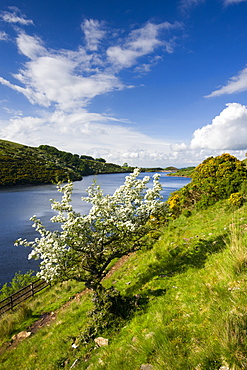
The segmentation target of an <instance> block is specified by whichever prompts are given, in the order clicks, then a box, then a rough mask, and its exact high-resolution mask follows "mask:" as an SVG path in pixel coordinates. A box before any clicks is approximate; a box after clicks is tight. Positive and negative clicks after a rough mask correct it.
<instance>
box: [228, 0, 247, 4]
mask: <svg viewBox="0 0 247 370" xmlns="http://www.w3.org/2000/svg"><path fill="white" fill-rule="evenodd" d="M223 1H224V4H225V5H232V4H239V3H243V2H246V1H247V0H223Z"/></svg>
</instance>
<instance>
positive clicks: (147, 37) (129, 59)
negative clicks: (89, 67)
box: [107, 22, 181, 68]
mask: <svg viewBox="0 0 247 370" xmlns="http://www.w3.org/2000/svg"><path fill="white" fill-rule="evenodd" d="M179 27H181V25H180V24H179V23H174V24H171V23H168V22H163V23H160V24H154V23H150V22H148V23H147V24H146V25H145V26H144V27H143V28H140V29H137V30H133V31H132V32H131V33H130V35H129V37H128V39H127V40H126V41H125V42H124V43H123V45H121V46H119V45H117V46H111V47H109V48H108V50H107V55H108V58H109V61H110V62H111V63H113V64H114V65H116V66H118V67H119V68H124V67H125V68H126V67H127V68H128V67H131V66H132V65H134V64H135V63H136V62H137V58H139V57H141V56H144V55H147V54H150V53H152V52H153V51H154V50H155V49H156V48H157V47H158V46H161V45H164V46H165V47H166V51H167V52H172V50H173V42H171V43H169V42H168V41H167V42H164V41H161V40H160V39H159V38H158V37H159V35H160V32H161V31H162V30H170V29H173V28H179Z"/></svg>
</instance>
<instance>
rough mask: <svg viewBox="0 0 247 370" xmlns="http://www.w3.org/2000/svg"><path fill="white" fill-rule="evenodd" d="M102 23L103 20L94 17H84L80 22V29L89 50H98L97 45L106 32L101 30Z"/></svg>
mask: <svg viewBox="0 0 247 370" xmlns="http://www.w3.org/2000/svg"><path fill="white" fill-rule="evenodd" d="M103 25H104V23H103V22H99V21H98V20H94V19H85V21H84V22H83V23H82V24H81V29H82V31H83V32H84V34H85V40H86V43H87V48H88V49H89V50H91V51H96V50H98V45H99V44H100V42H101V40H102V39H103V38H104V37H105V34H106V32H105V31H104V30H102V27H103Z"/></svg>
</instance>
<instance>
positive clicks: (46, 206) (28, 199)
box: [0, 172, 191, 288]
mask: <svg viewBox="0 0 247 370" xmlns="http://www.w3.org/2000/svg"><path fill="white" fill-rule="evenodd" d="M153 174H154V173H147V172H146V173H142V174H141V175H140V177H144V176H152V175H153ZM127 175H128V174H126V173H119V174H103V175H97V176H86V177H84V178H83V180H82V181H77V182H74V191H73V197H72V199H73V200H72V204H73V207H74V210H76V211H77V212H80V213H81V214H87V213H88V211H89V209H90V204H89V203H86V202H82V201H81V197H82V196H87V192H86V189H87V188H88V187H89V186H90V185H92V183H93V181H94V180H95V179H96V181H97V184H99V185H100V186H101V188H102V189H103V190H104V194H113V192H114V191H115V190H116V189H117V188H118V187H119V186H120V185H122V184H123V183H124V181H125V177H126V176H127ZM160 175H161V178H160V182H161V184H162V186H163V190H162V195H163V197H164V201H165V200H167V198H168V197H169V195H170V194H171V193H172V192H174V191H175V190H177V189H180V188H182V187H183V186H185V185H187V184H188V183H189V182H190V181H191V180H190V179H189V178H184V177H170V176H167V173H165V172H161V173H160ZM150 185H152V181H150ZM61 196H62V194H61V193H60V192H58V191H57V188H56V186H55V185H36V186H14V187H10V188H2V189H0V205H1V207H0V256H1V258H0V288H1V286H2V285H3V284H4V283H6V282H9V281H11V280H12V278H13V277H14V274H15V272H21V273H25V272H27V271H29V270H30V269H32V270H34V271H37V270H38V264H39V261H35V260H28V259H27V257H28V254H29V253H30V251H31V250H30V249H28V248H25V247H22V246H18V247H16V246H14V243H15V241H16V240H17V239H19V238H23V239H27V240H28V241H32V240H34V238H35V237H39V234H38V233H37V232H36V231H35V229H34V228H33V227H32V222H31V221H30V217H32V216H33V215H36V216H37V217H38V218H40V219H41V221H42V222H43V224H44V225H45V226H46V227H47V228H48V229H49V230H54V229H56V228H57V226H58V225H57V224H54V223H52V222H51V221H50V218H51V217H52V216H54V215H55V214H56V213H55V212H54V211H53V210H52V209H51V203H50V199H57V200H60V199H61Z"/></svg>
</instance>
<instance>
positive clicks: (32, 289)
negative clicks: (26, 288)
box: [30, 283, 34, 296]
mask: <svg viewBox="0 0 247 370" xmlns="http://www.w3.org/2000/svg"><path fill="white" fill-rule="evenodd" d="M30 285H31V291H32V296H34V284H33V283H31V284H30Z"/></svg>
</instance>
